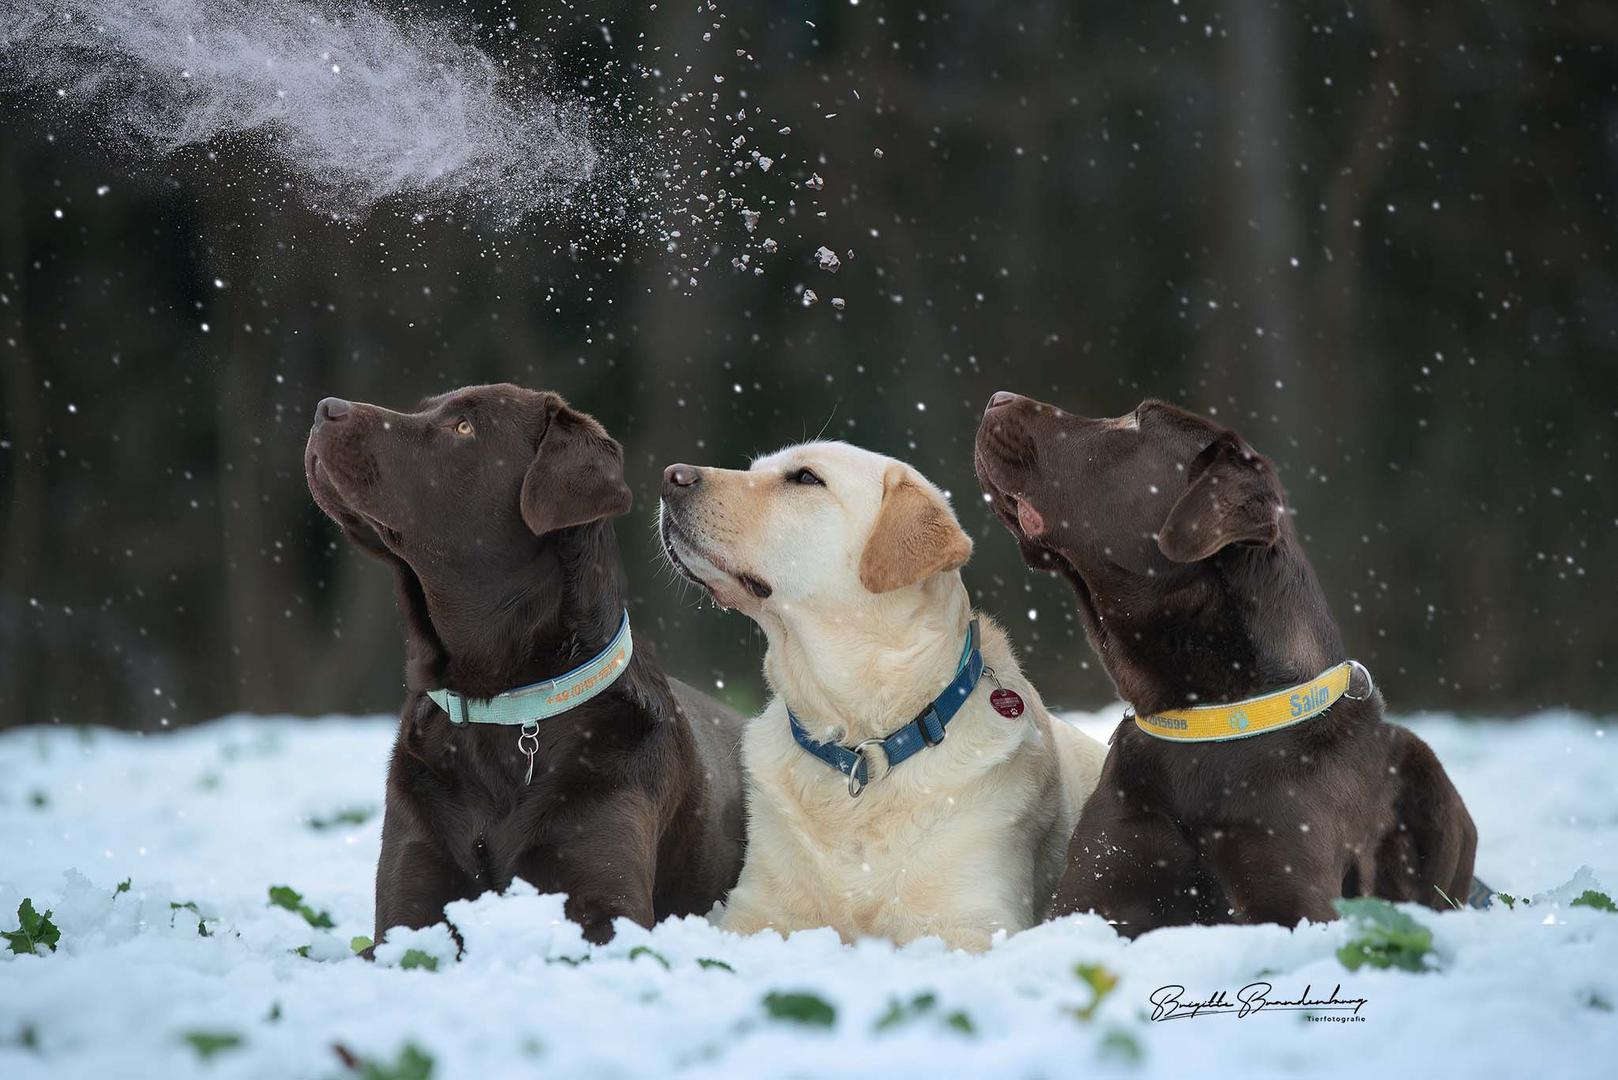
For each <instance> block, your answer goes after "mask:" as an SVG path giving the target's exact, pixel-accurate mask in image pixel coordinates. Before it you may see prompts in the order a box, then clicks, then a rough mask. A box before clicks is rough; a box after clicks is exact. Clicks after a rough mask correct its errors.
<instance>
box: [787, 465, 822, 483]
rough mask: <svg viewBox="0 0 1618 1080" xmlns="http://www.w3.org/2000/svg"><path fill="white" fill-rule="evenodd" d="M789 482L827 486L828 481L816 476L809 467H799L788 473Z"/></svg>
mask: <svg viewBox="0 0 1618 1080" xmlns="http://www.w3.org/2000/svg"><path fill="white" fill-rule="evenodd" d="M787 483H789V484H805V485H807V486H809V487H825V486H826V481H824V480H822V479H821V478H820V477H818V476H816V475H815V474H814V473H813V472H812V471H810V470H809V469H799V470H798V471H797V472H791V473H787Z"/></svg>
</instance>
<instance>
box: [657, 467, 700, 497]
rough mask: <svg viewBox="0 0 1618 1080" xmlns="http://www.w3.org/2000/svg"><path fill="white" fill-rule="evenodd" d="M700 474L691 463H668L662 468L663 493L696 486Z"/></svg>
mask: <svg viewBox="0 0 1618 1080" xmlns="http://www.w3.org/2000/svg"><path fill="white" fill-rule="evenodd" d="M701 479H702V474H701V473H700V472H698V471H697V469H696V467H695V466H693V465H670V466H669V467H668V468H666V469H664V470H663V494H665V495H667V494H669V493H671V492H674V491H678V490H680V489H681V488H692V487H696V486H697V481H698V480H701Z"/></svg>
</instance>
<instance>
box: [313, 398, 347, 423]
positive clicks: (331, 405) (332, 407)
mask: <svg viewBox="0 0 1618 1080" xmlns="http://www.w3.org/2000/svg"><path fill="white" fill-rule="evenodd" d="M352 408H353V406H352V405H350V404H349V403H348V402H346V401H344V400H343V399H342V398H340V397H329V398H321V399H320V404H319V405H316V406H315V419H316V420H342V419H344V418H345V417H347V416H348V413H349V410H350V409H352Z"/></svg>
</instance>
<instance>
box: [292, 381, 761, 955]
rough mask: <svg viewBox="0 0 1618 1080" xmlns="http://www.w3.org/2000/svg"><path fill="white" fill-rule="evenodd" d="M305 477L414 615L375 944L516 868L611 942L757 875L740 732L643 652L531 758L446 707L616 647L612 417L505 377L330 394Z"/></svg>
mask: <svg viewBox="0 0 1618 1080" xmlns="http://www.w3.org/2000/svg"><path fill="white" fill-rule="evenodd" d="M304 469H305V473H306V475H307V478H308V481H309V490H310V492H311V493H312V494H313V495H314V499H315V502H316V503H318V504H319V505H320V508H321V509H322V510H324V511H325V512H326V513H327V514H329V515H330V516H331V518H332V520H333V521H335V522H336V523H337V524H338V525H339V526H340V527H341V528H342V530H343V533H344V535H345V536H347V537H348V539H349V540H350V541H351V542H352V543H353V544H354V545H355V546H356V547H358V548H359V549H360V550H362V551H364V552H366V553H367V554H369V555H373V556H375V557H376V558H378V559H381V560H382V561H383V562H385V563H387V564H388V565H389V566H390V567H392V569H393V571H394V574H395V576H396V578H397V581H398V600H399V610H400V613H401V615H402V616H403V617H404V623H405V645H406V656H407V663H406V678H407V684H408V687H409V694H408V696H407V697H406V698H405V703H404V710H403V712H402V714H401V715H400V722H399V734H398V737H397V739H396V741H395V743H394V748H393V759H392V763H391V764H390V766H389V768H388V781H387V803H386V810H385V815H384V817H383V822H382V853H381V858H380V860H379V862H378V863H377V870H376V940H377V941H381V940H382V935H383V933H384V932H385V931H387V929H388V928H389V927H393V926H406V927H421V926H427V925H431V924H432V923H435V922H438V921H439V920H441V919H443V917H444V905H445V904H447V903H448V902H450V901H451V900H457V899H462V898H466V897H473V896H477V895H478V894H480V893H482V892H484V891H485V890H488V889H504V888H505V887H506V886H507V885H509V884H510V883H511V881H512V879H513V878H514V877H521V878H523V879H524V880H526V881H528V882H530V883H531V884H533V885H535V886H537V887H538V888H539V889H541V890H542V891H547V892H565V893H567V895H568V900H567V906H566V911H567V914H568V917H569V918H571V919H573V920H575V921H576V922H578V923H579V924H580V925H581V926H583V927H584V931H585V934H586V936H587V937H588V938H590V939H591V940H592V941H598V942H599V941H604V940H606V939H607V938H609V937H611V935H612V920H613V919H614V918H616V917H618V916H624V917H627V918H630V919H633V920H634V921H636V922H638V923H640V924H641V925H643V926H650V925H652V923H653V922H654V921H655V920H657V919H660V918H662V917H663V916H666V915H678V914H687V913H698V914H705V913H706V912H707V911H708V909H709V908H710V907H711V906H712V905H713V903H714V902H715V901H716V900H720V899H722V898H723V897H724V895H725V893H726V891H727V890H728V889H729V888H730V886H731V885H732V884H734V883H735V881H736V876H737V874H738V873H739V872H740V869H741V855H742V838H743V821H742V812H741V793H740V776H741V768H740V765H739V764H738V762H737V746H738V743H739V741H740V735H741V718H740V717H738V716H737V715H736V714H734V713H732V712H730V711H729V710H727V709H725V708H724V707H723V706H721V705H719V704H718V703H717V702H714V701H712V700H711V699H709V698H707V697H705V696H703V695H702V694H700V693H698V692H696V691H694V690H692V689H691V688H690V687H687V686H684V685H682V684H680V683H678V682H675V681H674V680H670V679H666V678H665V677H664V675H663V673H662V671H661V670H660V669H659V668H658V666H657V664H656V662H655V661H654V660H653V659H652V658H651V656H650V650H649V649H647V648H646V646H645V645H644V644H640V647H639V648H638V649H633V650H631V651H630V652H629V658H628V662H627V665H624V666H622V669H621V670H616V669H614V670H613V671H612V672H610V674H611V675H614V676H616V677H615V678H613V680H612V681H611V682H610V684H607V688H606V689H605V690H604V691H602V692H600V693H598V694H597V695H596V696H593V697H589V698H588V699H587V700H583V701H582V703H580V704H578V705H576V706H575V707H572V708H570V709H568V710H567V711H565V712H561V713H560V714H559V715H555V716H551V717H549V718H547V719H543V720H540V721H538V722H537V725H535V727H536V730H534V732H533V734H532V735H531V736H530V738H531V740H532V741H525V744H524V745H522V746H520V745H519V730H518V729H517V728H514V727H508V726H501V725H498V724H493V723H490V724H483V723H476V722H470V723H463V724H462V725H460V726H457V725H455V724H452V723H451V718H450V716H449V715H448V714H447V713H446V712H445V710H444V709H442V708H440V707H439V706H438V705H437V704H435V703H434V701H433V700H432V699H431V698H429V697H428V691H429V690H433V691H438V690H442V689H446V688H447V689H448V690H451V691H454V692H456V693H457V694H459V695H464V698H465V699H466V700H469V701H471V702H474V703H477V702H482V701H486V700H487V699H491V698H494V697H495V696H496V695H502V694H504V693H505V692H506V691H510V690H512V689H514V688H518V687H525V686H528V685H529V684H533V683H536V682H541V681H543V680H548V679H552V678H554V677H556V676H559V675H562V674H563V673H566V672H569V671H571V670H572V669H574V668H576V667H578V666H579V665H580V664H581V663H584V662H586V661H588V660H590V659H591V658H592V657H595V656H596V655H597V654H598V653H601V652H602V650H603V648H604V647H605V646H607V645H608V644H609V643H610V642H613V641H614V640H615V634H616V633H617V632H618V630H619V627H620V624H621V621H622V620H623V619H624V617H625V616H624V611H625V607H624V601H625V591H626V588H625V580H624V571H623V566H622V565H621V562H620V560H619V554H618V542H617V539H616V537H615V536H614V534H613V528H612V525H611V523H610V520H609V519H611V518H612V517H614V516H616V515H618V514H622V513H625V512H626V511H627V510H628V509H629V504H630V494H629V488H628V487H626V486H625V484H624V477H623V450H622V448H621V447H620V446H619V445H618V444H617V443H616V442H614V441H613V439H612V438H611V437H609V436H608V435H607V433H606V431H604V430H603V429H602V427H601V425H600V424H598V423H597V422H596V421H595V420H594V419H592V418H591V417H589V416H586V415H584V414H583V413H580V412H577V411H575V410H574V409H572V408H569V407H568V405H567V403H566V402H565V401H563V400H562V399H561V398H560V397H559V396H557V395H556V394H552V393H539V392H536V391H533V390H525V389H523V388H521V387H517V386H510V385H498V386H477V387H469V388H467V389H464V390H457V391H455V392H453V393H449V394H445V395H443V396H441V397H436V398H432V399H429V400H427V401H425V402H423V403H422V404H421V405H420V406H419V407H418V408H417V409H416V411H415V412H412V413H397V412H390V411H389V410H387V409H382V408H379V407H377V406H375V405H364V404H358V403H350V402H347V401H342V400H339V399H336V398H327V399H325V400H324V401H322V402H321V403H320V405H319V406H318V407H317V409H316V412H315V423H314V427H313V429H312V430H311V431H310V433H309V444H308V448H307V450H306V451H305V457H304ZM601 681H602V682H603V683H605V682H606V680H605V679H603V680H601ZM457 711H459V709H457ZM527 751H532V756H531V757H530V756H529V753H528V752H527ZM531 762H532V763H533V764H534V766H535V767H534V768H533V771H532V779H531V780H527V779H525V777H526V776H527V775H529V767H530V763H531Z"/></svg>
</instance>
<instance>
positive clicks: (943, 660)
mask: <svg viewBox="0 0 1618 1080" xmlns="http://www.w3.org/2000/svg"><path fill="white" fill-rule="evenodd" d="M971 618H972V606H971V601H970V599H969V598H968V597H967V594H966V587H965V586H964V585H963V584H962V583H961V575H960V574H959V572H955V571H950V572H947V573H942V574H934V575H933V576H932V577H930V578H928V579H927V580H926V581H924V582H922V583H921V584H919V585H916V586H911V587H909V588H906V589H902V590H895V592H893V593H887V594H884V595H883V596H882V597H881V598H880V601H879V602H877V603H873V604H871V605H870V606H869V607H868V608H867V609H866V610H864V611H862V612H860V613H859V615H858V616H857V617H853V618H849V617H840V618H833V617H829V616H828V614H827V613H826V612H824V611H817V610H814V609H812V608H802V609H789V610H787V611H786V612H784V613H783V614H780V615H775V616H772V617H767V618H765V619H762V620H760V625H762V626H763V627H764V633H765V637H766V638H767V639H768V640H769V649H768V651H767V652H766V654H765V657H764V674H765V678H766V679H767V680H768V681H769V684H770V688H771V689H772V690H773V691H774V692H775V693H776V694H777V695H778V696H779V697H780V698H781V699H782V700H784V701H785V702H786V703H787V705H788V706H790V707H791V709H792V711H793V712H794V713H796V714H797V716H798V718H799V720H801V721H802V722H803V724H804V726H805V727H806V728H807V729H808V730H809V733H810V734H811V735H812V736H814V737H815V738H816V739H818V740H820V741H822V742H824V741H842V742H845V743H847V742H848V741H849V740H851V739H873V738H881V737H885V736H887V735H889V734H891V733H892V732H893V731H894V730H895V729H897V728H899V727H901V726H903V725H904V724H906V723H908V722H909V721H911V720H912V719H914V718H915V716H916V714H917V713H919V712H920V711H921V710H922V709H923V708H925V707H926V705H927V703H928V702H929V701H931V700H932V699H933V697H934V696H935V695H936V694H938V693H939V691H941V690H942V689H943V688H944V686H945V685H946V684H947V683H948V682H949V679H950V677H951V676H953V675H954V674H955V669H956V665H957V664H958V663H959V661H960V658H961V648H962V646H963V645H964V644H965V642H966V628H967V624H968V623H969V622H970V621H971Z"/></svg>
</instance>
